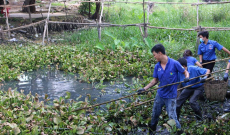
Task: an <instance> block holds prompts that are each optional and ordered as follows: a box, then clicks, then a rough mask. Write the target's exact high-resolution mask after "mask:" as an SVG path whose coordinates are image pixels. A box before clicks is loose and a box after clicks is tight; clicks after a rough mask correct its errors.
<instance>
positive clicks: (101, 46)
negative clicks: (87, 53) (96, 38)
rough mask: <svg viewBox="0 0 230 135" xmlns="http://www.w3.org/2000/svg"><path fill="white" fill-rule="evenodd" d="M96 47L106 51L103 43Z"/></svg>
mask: <svg viewBox="0 0 230 135" xmlns="http://www.w3.org/2000/svg"><path fill="white" fill-rule="evenodd" d="M95 47H96V48H98V49H100V50H105V47H104V45H102V44H101V43H97V45H96V46H95Z"/></svg>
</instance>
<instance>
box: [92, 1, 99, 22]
mask: <svg viewBox="0 0 230 135" xmlns="http://www.w3.org/2000/svg"><path fill="white" fill-rule="evenodd" d="M95 1H98V0H95ZM100 8H101V3H100V2H97V3H96V11H95V13H94V14H93V15H92V17H91V19H95V20H96V19H97V20H98V19H99V12H100Z"/></svg>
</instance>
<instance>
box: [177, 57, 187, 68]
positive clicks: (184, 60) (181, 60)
mask: <svg viewBox="0 0 230 135" xmlns="http://www.w3.org/2000/svg"><path fill="white" fill-rule="evenodd" d="M177 61H178V62H180V64H181V65H182V66H185V67H187V60H186V59H185V58H180V59H178V60H177Z"/></svg>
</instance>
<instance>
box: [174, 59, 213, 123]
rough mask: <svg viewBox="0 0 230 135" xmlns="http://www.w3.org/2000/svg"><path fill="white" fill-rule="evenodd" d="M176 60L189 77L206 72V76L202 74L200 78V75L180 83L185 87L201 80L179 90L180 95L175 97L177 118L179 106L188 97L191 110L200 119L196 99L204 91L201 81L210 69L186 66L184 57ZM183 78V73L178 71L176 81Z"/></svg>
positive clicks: (199, 109) (202, 81) (178, 116)
mask: <svg viewBox="0 0 230 135" xmlns="http://www.w3.org/2000/svg"><path fill="white" fill-rule="evenodd" d="M178 61H179V62H180V64H181V65H182V66H183V67H184V68H185V70H186V71H188V73H189V77H190V79H191V78H194V77H197V76H200V75H205V74H206V76H204V77H203V78H202V79H200V77H199V78H196V79H193V80H191V81H189V82H187V83H182V84H181V86H182V87H185V86H187V85H191V84H194V83H197V82H201V83H198V84H196V85H194V86H191V87H189V88H185V89H184V90H183V91H182V92H181V94H180V96H179V97H178V98H177V105H176V113H177V118H178V120H179V118H180V110H181V107H182V106H183V104H184V103H185V101H186V100H187V99H188V98H190V99H189V104H190V106H191V108H192V109H193V111H194V112H195V114H196V118H197V120H202V113H201V108H200V106H199V104H198V103H197V102H196V101H197V100H198V99H199V98H200V97H201V96H203V93H204V87H203V83H204V82H205V79H206V78H207V77H208V74H209V73H210V70H209V69H205V68H200V67H197V66H187V60H186V59H185V58H180V59H179V60H178ZM183 80H184V75H183V74H181V73H178V81H179V82H181V81H183Z"/></svg>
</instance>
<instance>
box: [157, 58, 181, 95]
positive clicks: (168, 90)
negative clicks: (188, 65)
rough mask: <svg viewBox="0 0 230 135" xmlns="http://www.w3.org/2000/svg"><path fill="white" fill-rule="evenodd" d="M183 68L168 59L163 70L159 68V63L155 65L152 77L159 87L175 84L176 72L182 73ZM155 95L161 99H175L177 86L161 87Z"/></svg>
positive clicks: (176, 62)
mask: <svg viewBox="0 0 230 135" xmlns="http://www.w3.org/2000/svg"><path fill="white" fill-rule="evenodd" d="M184 70H185V69H184V68H183V67H182V66H181V64H180V63H179V62H178V61H176V60H174V59H171V58H169V57H168V62H167V64H166V67H165V70H163V68H162V67H161V64H160V62H158V63H157V64H156V65H155V68H154V72H153V77H154V78H157V79H158V80H159V81H160V84H159V87H161V86H164V85H167V84H171V83H175V82H177V76H178V72H181V73H183V72H184ZM157 93H158V95H159V96H160V97H162V98H176V97H177V84H175V85H171V86H167V87H163V88H160V89H158V90H157Z"/></svg>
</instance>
